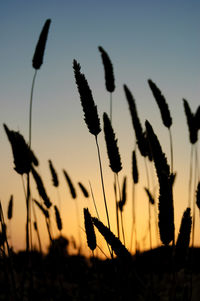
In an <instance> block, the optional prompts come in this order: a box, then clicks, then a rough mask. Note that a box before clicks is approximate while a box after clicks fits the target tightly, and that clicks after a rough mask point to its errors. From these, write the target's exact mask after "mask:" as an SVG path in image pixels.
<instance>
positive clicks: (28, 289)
mask: <svg viewBox="0 0 200 301" xmlns="http://www.w3.org/2000/svg"><path fill="white" fill-rule="evenodd" d="M187 258H188V260H186V261H183V259H182V258H181V256H179V258H176V262H175V260H173V261H172V248H170V247H169V248H165V247H160V248H157V249H154V250H152V251H147V252H144V253H141V254H137V256H134V257H132V258H129V259H127V260H119V259H114V260H113V261H112V260H100V259H97V258H91V259H88V258H85V257H83V256H79V255H76V256H70V255H67V253H66V254H64V253H63V252H62V253H58V252H50V253H49V254H48V255H45V256H44V255H41V254H40V253H38V252H32V253H30V254H29V256H28V258H27V255H26V253H25V252H19V253H17V254H13V256H12V261H11V262H10V260H9V259H8V258H7V259H5V258H4V259H3V258H0V300H20V301H22V300H48V301H50V300H87V301H88V300H96V301H97V300H101V301H102V300H105V298H106V299H109V300H141V301H142V300H145V301H147V300H152V301H157V300H163V301H164V300H166V301H167V300H170V301H171V300H177V301H179V300H180V301H186V300H193V301H194V300H195V301H196V300H200V249H199V248H195V249H190V250H189V253H188V256H187ZM11 266H12V267H13V268H12V269H11ZM11 271H14V280H15V286H16V289H14V287H13V282H12V277H11V276H12V273H11ZM191 282H192V283H193V287H192V290H191ZM191 291H192V299H191V298H190V297H191ZM170 298H173V299H170Z"/></svg>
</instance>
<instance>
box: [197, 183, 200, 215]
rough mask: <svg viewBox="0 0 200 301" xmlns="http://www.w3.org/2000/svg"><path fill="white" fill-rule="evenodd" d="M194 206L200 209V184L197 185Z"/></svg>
mask: <svg viewBox="0 0 200 301" xmlns="http://www.w3.org/2000/svg"><path fill="white" fill-rule="evenodd" d="M196 204H197V207H198V208H199V209H200V182H199V183H198V185H197V191H196Z"/></svg>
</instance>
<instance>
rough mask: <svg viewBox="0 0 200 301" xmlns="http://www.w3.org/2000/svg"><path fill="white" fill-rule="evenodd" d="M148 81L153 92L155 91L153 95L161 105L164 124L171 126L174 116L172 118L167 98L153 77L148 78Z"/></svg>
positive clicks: (159, 105)
mask: <svg viewBox="0 0 200 301" xmlns="http://www.w3.org/2000/svg"><path fill="white" fill-rule="evenodd" d="M148 83H149V86H150V89H151V92H152V93H153V96H154V98H155V100H156V103H157V105H158V107H159V110H160V113H161V117H162V121H163V124H164V125H165V126H166V127H167V128H170V127H171V125H172V118H171V115H170V111H169V107H168V104H167V102H166V100H165V97H164V96H163V95H162V93H161V91H160V90H159V89H158V87H157V86H156V84H155V83H154V82H153V81H152V80H151V79H149V80H148Z"/></svg>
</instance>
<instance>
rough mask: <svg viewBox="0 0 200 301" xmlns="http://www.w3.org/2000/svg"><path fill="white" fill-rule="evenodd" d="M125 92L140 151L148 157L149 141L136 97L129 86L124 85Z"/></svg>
mask: <svg viewBox="0 0 200 301" xmlns="http://www.w3.org/2000/svg"><path fill="white" fill-rule="evenodd" d="M124 92H125V95H126V99H127V101H128V106H129V111H130V114H131V119H132V124H133V128H134V131H135V136H136V140H137V144H138V148H139V151H140V153H141V155H142V156H144V157H146V156H147V154H148V150H147V142H146V137H145V133H144V132H143V129H142V126H141V123H140V119H139V117H138V113H137V108H136V103H135V99H134V97H133V95H132V93H131V91H130V90H129V89H128V87H127V86H126V85H124Z"/></svg>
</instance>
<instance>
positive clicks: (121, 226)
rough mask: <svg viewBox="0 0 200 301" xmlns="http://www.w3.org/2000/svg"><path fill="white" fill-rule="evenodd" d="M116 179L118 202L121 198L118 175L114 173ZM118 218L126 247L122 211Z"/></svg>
mask: <svg viewBox="0 0 200 301" xmlns="http://www.w3.org/2000/svg"><path fill="white" fill-rule="evenodd" d="M116 179H117V186H118V191H119V200H121V199H122V197H121V189H120V184H119V176H118V173H116ZM120 216H121V227H122V236H123V241H124V246H126V240H125V231H124V223H123V214H122V210H120Z"/></svg>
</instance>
